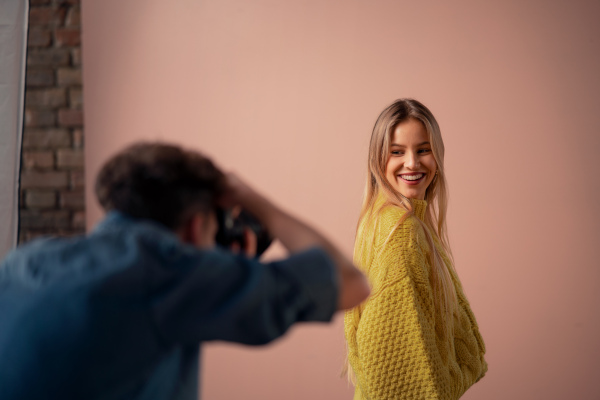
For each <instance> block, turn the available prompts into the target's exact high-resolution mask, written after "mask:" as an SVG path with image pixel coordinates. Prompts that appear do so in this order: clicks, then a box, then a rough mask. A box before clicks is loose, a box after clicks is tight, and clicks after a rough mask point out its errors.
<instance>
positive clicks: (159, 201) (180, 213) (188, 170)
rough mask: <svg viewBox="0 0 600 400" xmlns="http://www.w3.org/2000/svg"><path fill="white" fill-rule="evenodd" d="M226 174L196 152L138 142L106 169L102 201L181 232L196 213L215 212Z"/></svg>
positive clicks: (100, 183) (99, 186)
mask: <svg viewBox="0 0 600 400" xmlns="http://www.w3.org/2000/svg"><path fill="white" fill-rule="evenodd" d="M224 182H225V178H224V175H223V173H222V172H221V171H220V170H219V169H218V168H217V167H216V166H215V165H214V164H213V163H212V161H211V160H209V159H208V158H206V157H204V156H202V155H201V154H200V153H198V152H195V151H189V150H184V149H182V148H180V147H178V146H175V145H172V144H166V143H136V144H133V145H131V146H129V147H127V148H126V149H124V150H122V151H120V152H119V153H118V154H116V155H115V156H113V157H112V158H111V159H110V160H108V161H107V162H106V164H104V166H103V167H102V169H101V170H100V173H99V174H98V177H97V178H96V187H95V190H96V196H97V197H98V201H99V202H100V204H101V205H102V207H103V208H104V210H105V211H112V210H117V211H121V212H123V213H125V214H128V215H129V216H132V217H134V218H143V219H150V220H153V221H156V222H159V223H161V224H163V225H164V226H166V227H167V228H169V229H172V230H175V229H177V228H179V227H180V226H181V225H182V224H183V223H184V222H185V219H186V218H188V217H189V216H190V215H191V214H192V213H194V212H210V211H212V210H214V208H215V201H216V199H217V198H218V197H219V196H220V195H221V194H222V193H223V191H224V187H225V183H224Z"/></svg>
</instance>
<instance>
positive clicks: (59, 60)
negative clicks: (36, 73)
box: [27, 47, 70, 67]
mask: <svg viewBox="0 0 600 400" xmlns="http://www.w3.org/2000/svg"><path fill="white" fill-rule="evenodd" d="M69 56H70V53H69V49H56V48H52V47H51V48H47V49H44V48H40V49H29V50H28V51H27V66H42V67H58V66H67V65H69Z"/></svg>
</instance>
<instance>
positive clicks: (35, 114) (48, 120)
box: [25, 109, 56, 128]
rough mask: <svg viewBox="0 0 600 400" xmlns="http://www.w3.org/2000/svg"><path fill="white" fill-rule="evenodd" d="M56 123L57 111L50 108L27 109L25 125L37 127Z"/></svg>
mask: <svg viewBox="0 0 600 400" xmlns="http://www.w3.org/2000/svg"><path fill="white" fill-rule="evenodd" d="M55 124H56V113H55V112H54V111H50V110H31V109H26V110H25V127H27V128H30V127H31V128H36V127H43V126H54V125H55Z"/></svg>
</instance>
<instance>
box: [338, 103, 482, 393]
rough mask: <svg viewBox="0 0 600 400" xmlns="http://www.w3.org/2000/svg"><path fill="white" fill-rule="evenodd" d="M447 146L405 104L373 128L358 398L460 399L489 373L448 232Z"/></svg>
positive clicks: (355, 373) (354, 337)
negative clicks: (366, 289) (367, 288)
mask: <svg viewBox="0 0 600 400" xmlns="http://www.w3.org/2000/svg"><path fill="white" fill-rule="evenodd" d="M447 202H448V191H447V184H446V176H445V174H444V144H443V142H442V137H441V134H440V129H439V127H438V124H437V122H436V120H435V118H434V117H433V114H432V113H431V112H430V111H429V110H428V109H427V107H425V106H424V105H423V104H421V103H419V102H418V101H416V100H412V99H401V100H397V101H396V102H394V103H393V104H392V105H390V106H389V107H387V108H386V109H385V110H383V112H382V113H381V115H380V116H379V118H378V119H377V122H376V123H375V127H374V128H373V134H372V136H371V143H370V146H369V162H368V178H367V185H366V190H365V198H364V203H363V206H362V210H361V214H360V220H359V224H358V229H357V234H356V243H355V249H354V259H355V260H354V261H355V263H356V264H357V265H358V266H359V267H360V268H361V269H362V270H363V271H364V272H365V273H366V274H367V275H368V277H369V280H370V282H371V285H372V292H371V296H370V297H369V299H368V300H367V301H365V302H364V303H363V304H361V305H360V306H358V307H356V308H354V309H352V310H350V311H348V312H347V313H346V316H345V335H346V340H347V344H348V363H349V365H348V367H349V374H350V376H351V378H352V381H353V382H354V383H355V395H354V399H355V400H357V399H372V400H381V399H444V400H446V399H458V398H459V397H461V396H462V394H463V393H464V392H465V391H466V390H467V389H468V388H469V387H470V386H471V385H473V384H474V383H475V382H477V381H478V380H479V379H481V378H482V377H483V375H484V374H485V372H486V371H487V363H486V362H485V359H484V353H485V345H484V343H483V339H482V338H481V335H480V333H479V328H478V326H477V322H476V320H475V316H474V315H473V312H472V311H471V307H470V306H469V302H468V301H467V298H466V297H465V294H464V292H463V289H462V287H461V284H460V280H459V279H458V276H457V275H456V272H455V271H454V267H453V264H452V258H451V252H450V248H449V246H448V239H447V234H446V208H447Z"/></svg>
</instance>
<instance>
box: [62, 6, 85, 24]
mask: <svg viewBox="0 0 600 400" xmlns="http://www.w3.org/2000/svg"><path fill="white" fill-rule="evenodd" d="M80 25H81V9H80V7H78V6H75V7H72V8H71V9H70V10H69V11H68V12H67V18H65V26H80Z"/></svg>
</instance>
